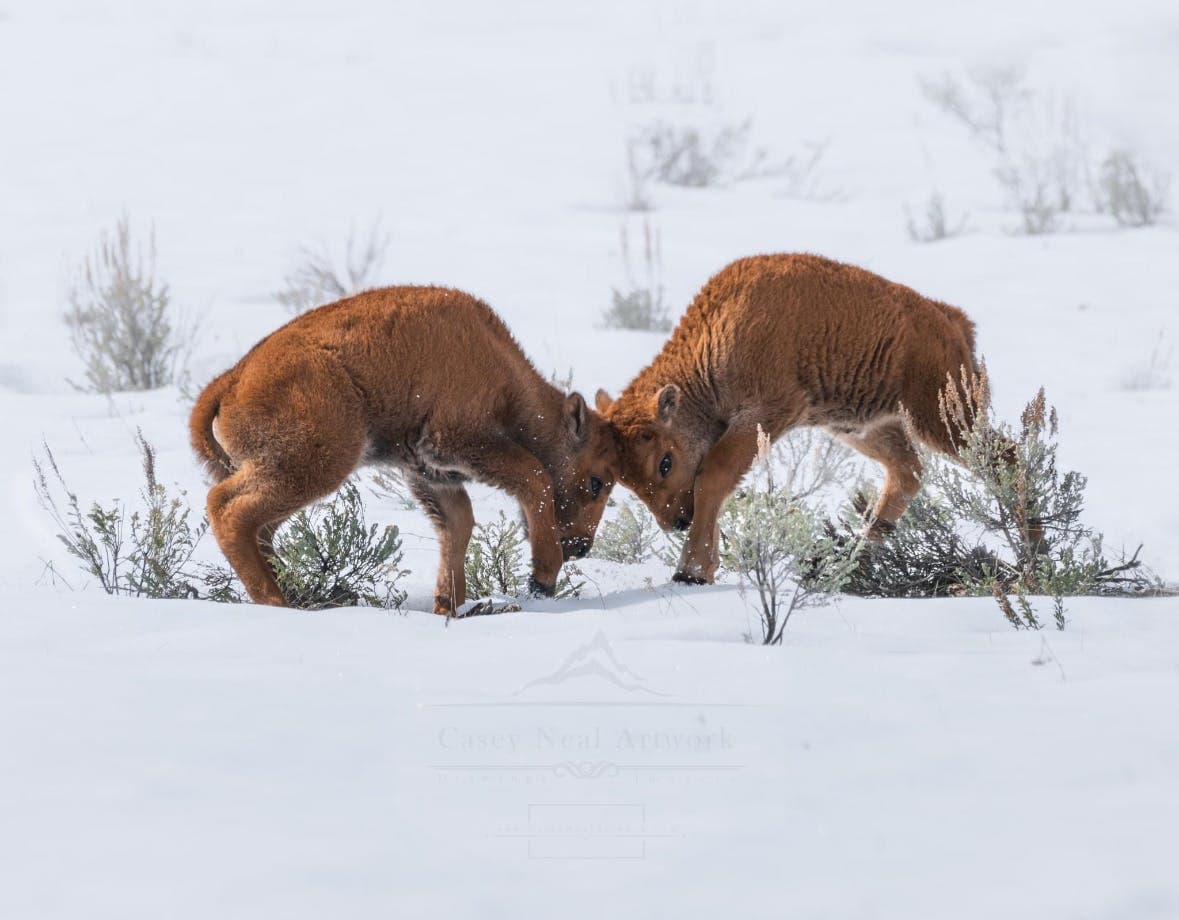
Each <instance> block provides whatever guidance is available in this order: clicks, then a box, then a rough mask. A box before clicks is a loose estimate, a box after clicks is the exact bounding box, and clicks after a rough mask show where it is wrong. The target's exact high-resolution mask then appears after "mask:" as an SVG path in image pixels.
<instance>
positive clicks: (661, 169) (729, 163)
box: [627, 118, 765, 188]
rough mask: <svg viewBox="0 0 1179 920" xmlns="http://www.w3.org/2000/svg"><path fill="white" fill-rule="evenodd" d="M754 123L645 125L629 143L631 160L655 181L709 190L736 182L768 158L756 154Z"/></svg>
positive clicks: (760, 151)
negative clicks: (752, 143) (752, 144)
mask: <svg viewBox="0 0 1179 920" xmlns="http://www.w3.org/2000/svg"><path fill="white" fill-rule="evenodd" d="M752 127H753V123H752V121H751V120H750V119H748V118H747V119H745V120H743V121H740V122H722V123H720V124H718V125H715V126H709V125H698V124H673V123H671V122H668V121H663V120H657V121H653V122H650V123H648V124H645V125H641V126H640V127H639V128H638V129H636V130H635V132H634V133H633V134H632V135H631V136H630V138H629V139H628V141H627V150H628V158H630V159H632V160H633V162H634V163H635V164H636V168H637V169H638V171H639V172H640V173H641V174H642V175H645V176H647V177H649V178H651V179H653V180H655V181H656V182H663V183H665V184H667V185H680V186H685V187H688V188H707V187H709V186H713V185H721V184H724V183H726V182H730V181H734V180H736V179H738V178H741V177H742V176H744V175H746V174H747V173H749V172H750V171H751V170H752V169H753V168H755V167H756V166H757V165H758V164H759V163H761V162H762V161H763V160H764V159H765V151H764V150H760V149H758V150H752V149H751V148H750V144H749V134H750V130H751V129H752Z"/></svg>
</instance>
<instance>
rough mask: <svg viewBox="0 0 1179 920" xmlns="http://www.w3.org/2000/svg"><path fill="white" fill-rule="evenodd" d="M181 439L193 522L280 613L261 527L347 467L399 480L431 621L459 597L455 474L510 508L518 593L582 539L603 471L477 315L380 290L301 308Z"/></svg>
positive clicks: (588, 434) (580, 411)
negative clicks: (420, 517)
mask: <svg viewBox="0 0 1179 920" xmlns="http://www.w3.org/2000/svg"><path fill="white" fill-rule="evenodd" d="M190 427H191V433H192V444H193V447H194V448H195V449H196V452H197V455H198V456H199V457H200V459H201V460H202V461H204V463H205V465H206V467H207V468H208V469H209V471H210V472H211V474H212V475H213V477H214V478H215V479H216V480H217V483H216V485H214V486H213V488H212V490H211V491H210V492H209V503H208V511H209V521H210V523H211V525H212V529H213V533H214V535H215V536H216V538H217V542H218V544H220V546H221V550H222V551H223V552H224V553H225V556H226V558H227V559H228V560H229V561H230V563H231V564H232V565H233V567H234V569H236V570H237V573H238V575H239V576H240V577H241V580H242V583H243V584H244V585H245V587H246V590H247V591H249V593H250V597H251V598H253V599H254V600H255V601H256V602H258V603H265V604H279V605H281V604H284V603H285V599H284V598H283V595H282V592H281V591H280V590H279V586H278V583H277V581H276V580H275V576H274V572H273V571H272V569H271V566H270V562H269V560H270V558H271V557H272V556H273V553H274V550H273V546H272V543H271V540H272V538H273V535H274V531H275V529H276V528H277V527H278V526H279V525H280V524H281V523H282V522H283V521H284V520H286V519H287V518H288V517H290V516H291V515H292V514H294V513H295V512H296V511H298V510H299V509H300V508H302V507H303V506H305V505H307V504H308V503H310V502H313V501H315V500H316V499H319V498H322V497H324V496H325V495H328V494H329V493H331V492H332V491H334V490H335V489H337V488H338V487H339V486H340V485H341V484H342V483H343V482H344V480H345V479H347V477H348V476H349V475H350V474H351V473H352V472H353V471H354V470H355V469H356V468H357V467H358V466H359V465H361V464H363V463H387V464H391V465H394V466H397V467H399V468H401V469H402V470H404V471H405V473H406V475H407V478H408V480H409V485H410V488H411V489H412V491H413V494H414V496H415V497H416V498H417V499H418V501H419V502H421V504H422V507H423V508H424V509H425V511H426V513H427V514H428V515H429V516H430V518H431V519H432V520H433V522H434V525H435V528H436V529H437V531H438V538H439V542H440V543H441V551H442V560H441V564H440V565H439V568H438V582H437V587H436V589H435V597H434V610H435V612H436V613H446V612H449V611H451V610H453V609H455V608H456V607H458V606H459V605H460V604H462V603H463V601H464V600H465V599H466V578H465V577H464V572H463V563H464V559H465V556H466V551H467V544H468V543H469V542H470V538H471V530H472V527H473V525H474V517H473V515H472V513H471V500H470V498H469V497H468V495H467V492H466V490H465V489H464V488H463V483H464V482H465V481H467V480H469V479H477V480H480V481H482V482H485V483H487V484H489V485H493V486H498V487H499V488H502V489H504V490H506V491H507V492H508V493H510V494H511V495H513V496H514V497H515V498H516V499H517V500H518V501H519V503H520V506H521V508H522V510H523V512H524V516H525V520H526V522H527V525H528V535H529V539H530V541H531V543H532V582H531V584H530V588H531V590H532V591H533V592H534V593H544V594H552V592H553V589H554V586H555V584H556V581H557V575H558V572H559V570H560V568H561V563H562V562H563V561H564V560H565V559H569V558H572V557H575V556H583V555H585V553H586V552H588V550H589V548H590V545H591V544H592V542H593V537H594V531H595V529H596V528H597V525H598V522H599V520H600V519H601V516H602V510H603V508H604V507H605V504H606V497H607V495H608V494H609V491H610V488H611V486H612V485H613V484H614V479H615V477H616V476H617V471H618V463H619V457H618V447H617V445H616V439H615V436H614V434H613V432H612V430H611V429H610V426H609V425H607V424H606V423H605V422H604V421H603V420H602V419H601V417H600V416H598V415H597V413H595V412H593V411H590V410H589V409H587V407H586V405H585V402H584V400H583V399H582V398H581V396H579V395H578V394H576V393H574V394H572V395H570V396H565V395H564V394H562V393H561V392H560V391H559V390H557V389H556V388H555V387H553V386H551V385H550V384H549V383H547V382H546V381H545V380H544V378H543V377H541V376H540V374H538V373H537V372H536V370H535V368H533V366H532V365H531V364H530V363H529V361H528V359H527V358H526V357H525V356H524V354H523V352H522V351H521V350H520V347H519V346H518V345H517V344H516V342H515V340H514V339H513V338H512V336H511V334H510V333H509V332H508V330H507V327H506V326H504V324H503V322H502V321H501V320H500V319H499V317H498V316H496V315H495V313H494V312H493V311H492V310H491V308H490V307H488V306H487V305H486V304H484V303H482V302H481V301H479V300H476V299H475V298H474V297H471V296H469V295H467V294H464V293H462V292H461V291H454V290H449V289H447V288H439V287H394V288H386V289H384V290H376V291H369V292H367V293H364V294H359V295H357V296H355V297H350V298H348V299H347V300H341V301H339V302H338V303H333V304H329V305H327V306H324V307H320V308H319V309H317V310H312V311H310V312H309V313H305V314H304V315H302V316H300V317H298V318H297V319H295V320H293V321H291V322H290V323H288V324H287V325H285V326H283V327H282V328H281V329H279V330H277V331H276V332H274V333H272V334H271V335H269V336H267V337H266V338H264V339H263V340H262V341H261V342H259V343H258V344H257V345H255V346H254V348H253V349H252V350H251V351H250V352H249V353H248V354H247V355H246V356H245V357H244V358H242V360H241V361H239V362H238V363H237V365H236V366H235V367H233V368H232V369H230V370H229V371H227V372H226V373H224V374H222V375H221V376H220V377H218V378H217V379H216V380H214V381H213V382H212V383H211V384H209V385H208V386H207V387H206V388H205V390H204V392H202V393H201V395H200V396H199V397H198V399H197V401H196V406H195V408H194V409H193V413H192V420H191V423H190Z"/></svg>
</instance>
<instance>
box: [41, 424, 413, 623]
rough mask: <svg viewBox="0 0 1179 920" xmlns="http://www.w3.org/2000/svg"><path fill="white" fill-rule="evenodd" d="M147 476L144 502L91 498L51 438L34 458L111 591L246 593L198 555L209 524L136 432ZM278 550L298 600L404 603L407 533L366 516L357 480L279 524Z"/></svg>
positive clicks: (59, 510) (65, 535)
mask: <svg viewBox="0 0 1179 920" xmlns="http://www.w3.org/2000/svg"><path fill="white" fill-rule="evenodd" d="M136 446H137V448H138V450H139V455H140V467H141V469H142V473H143V478H144V485H143V487H142V489H141V490H140V494H139V500H138V502H127V501H125V500H123V499H119V498H115V499H112V500H111V501H110V502H109V503H103V502H99V501H89V502H84V501H83V500H82V499H80V498H79V497H78V495H77V493H75V492H74V491H72V490H71V489H70V488H69V486H68V485H67V484H66V481H65V477H64V476H63V474H62V471H61V468H60V467H59V465H58V462H57V458H56V457H55V456H54V454H53V451H52V450H51V449H50V448H49V446H48V445H45V446H44V447H43V450H42V454H43V456H42V458H39V459H34V461H33V467H34V488H35V490H36V493H37V497H38V500H39V501H40V503H41V505H42V507H44V508H45V510H46V511H47V512H48V513H49V515H50V517H51V518H52V520H53V522H54V524H55V525H56V527H57V529H58V534H57V536H58V539H59V540H60V541H61V543H62V545H63V546H64V547H65V548H66V551H67V552H68V553H69V554H70V556H72V557H73V558H75V559H76V560H78V563H79V565H80V566H81V568H82V569H83V571H85V572H86V573H87V574H88V575H89V576H90V577H92V578H93V579H94V580H95V581H96V582H97V583H98V585H99V587H101V588H102V589H103V590H104V591H105V592H106V593H107V594H116V595H124V596H132V597H154V598H203V599H207V600H214V601H222V602H233V603H237V602H241V601H242V600H243V599H244V592H243V589H242V586H241V583H240V581H239V580H238V579H237V576H236V575H235V574H234V572H233V570H232V569H230V568H229V567H228V566H225V565H221V564H216V563H209V562H202V561H198V559H197V552H198V548H199V547H200V545H201V542H202V541H203V540H204V538H205V537H206V535H207V534H208V531H209V524H208V521H207V519H206V518H205V516H204V515H203V514H197V513H194V512H193V511H192V509H191V508H190V506H189V504H188V501H187V496H186V494H185V492H184V491H183V490H181V489H176V490H169V489H168V488H167V487H166V486H165V485H164V484H163V483H162V482H160V480H159V476H158V474H157V471H156V452H155V449H154V448H153V447H152V446H151V444H149V443H148V441H147V440H146V439H145V438H144V437H143V435H142V433H139V434H137V435H136ZM274 549H275V552H276V556H275V558H274V559H273V560H272V563H273V565H274V566H275V570H276V574H277V575H278V579H279V583H280V585H282V587H283V591H284V593H285V596H286V597H287V600H288V602H289V603H290V604H291V606H295V607H304V608H319V607H327V606H339V605H341V604H357V603H366V604H369V605H371V606H380V607H399V606H400V605H401V604H402V603H403V602H404V600H405V593H404V592H403V591H400V590H399V589H398V588H397V587H396V585H397V581H398V580H399V579H400V578H401V577H402V576H403V575H404V574H406V573H405V571H404V570H402V569H401V567H400V565H401V558H402V556H401V541H400V537H399V535H398V532H397V528H395V527H385V528H381V527H378V526H377V525H375V524H373V525H369V524H367V523H366V522H365V517H364V506H363V502H362V501H361V498H360V493H359V490H358V489H357V488H356V486H355V485H354V484H353V483H351V482H349V483H347V484H345V486H344V487H343V488H342V489H341V490H340V492H339V493H337V495H336V496H335V497H334V498H333V499H332V500H331V501H330V502H326V503H323V504H320V505H317V506H314V507H313V508H311V509H309V510H306V511H303V512H300V513H299V514H297V515H296V516H295V517H294V518H292V519H291V521H290V522H289V523H288V525H287V526H286V527H285V528H283V529H282V530H280V531H279V533H278V535H277V537H276V538H275V540H274Z"/></svg>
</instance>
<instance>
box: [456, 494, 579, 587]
mask: <svg viewBox="0 0 1179 920" xmlns="http://www.w3.org/2000/svg"><path fill="white" fill-rule="evenodd" d="M527 542H528V541H527V539H526V538H525V535H524V528H523V526H522V525H521V524H520V522H519V521H516V520H509V519H508V518H507V516H506V515H505V514H504V513H503V512H502V511H501V512H500V513H499V517H498V518H497V519H495V520H492V521H491V522H490V523H488V524H476V525H475V530H474V532H473V533H472V534H471V542H470V544H469V545H468V546H467V558H466V564H465V569H466V575H467V596H468V597H473V598H474V597H490V596H491V595H493V594H500V595H508V596H509V597H518V596H519V595H520V594H522V593H523V592H524V590H525V589H526V588H527V586H528V579H529V576H530V575H531V572H530V569H529V566H528V564H527V563H526V561H525V549H526V546H527ZM570 571H572V572H574V573H575V574H579V573H578V572H577V569H576V568H575V567H574V566H569V565H566V566H564V567H563V568H562V569H561V575H560V577H559V578H558V579H557V589H556V595H555V596H556V597H558V598H566V597H578V596H580V594H581V589H582V588H583V587H584V586H585V583H584V582H574V581H573V580H572V579H570V577H569V572H570Z"/></svg>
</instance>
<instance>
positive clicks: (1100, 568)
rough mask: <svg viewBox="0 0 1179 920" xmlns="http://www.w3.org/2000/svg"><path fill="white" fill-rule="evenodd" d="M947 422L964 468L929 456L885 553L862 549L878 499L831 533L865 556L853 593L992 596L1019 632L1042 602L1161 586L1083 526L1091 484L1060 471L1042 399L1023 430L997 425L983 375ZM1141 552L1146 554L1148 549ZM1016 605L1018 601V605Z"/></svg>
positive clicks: (972, 380) (950, 410)
mask: <svg viewBox="0 0 1179 920" xmlns="http://www.w3.org/2000/svg"><path fill="white" fill-rule="evenodd" d="M942 418H943V422H944V423H945V425H946V426H947V428H948V430H949V431H950V432H951V433H952V434H953V435H954V437H955V439H956V440H957V442H958V443H959V444H961V445H962V446H961V448H960V450H959V452H958V456H957V458H956V460H957V462H953V461H950V460H947V459H946V458H944V457H940V456H937V455H926V456H925V457H924V458H923V459H924V463H925V476H924V481H923V484H922V491H921V492H920V493H918V495H917V496H916V497H915V498H914V499H913V501H912V502H910V504H909V507H908V508H907V509H906V511H905V513H904V515H902V517H901V518H900V520H898V521H897V523H896V525H895V528H894V529H893V531H892V532H891V533H890V534H889V535H888V537H887V538H886V539H885V540H884V541H883V542H881V543H875V544H874V543H867V544H859V543H857V542H856V538H857V537H858V534H859V533H860V532H861V531H862V529H863V525H864V523H865V515H866V513H867V509H868V508H869V507H870V506H871V496H870V495H857V496H856V497H855V498H854V499H853V501H852V507H851V509H849V510H848V511H846V512H845V513H844V515H843V517H842V519H841V521H840V523H839V524H838V525H828V529H827V532H828V534H829V535H830V536H831V537H832V538H833V539H834V540H835V544H834V545H835V549H834V551H835V552H836V553H837V554H838V555H839V556H841V557H847V556H848V555H849V554H853V553H854V554H855V555H856V556H857V564H856V566H855V568H854V569H853V570H852V572H851V574H850V576H849V577H848V579H847V581H846V583H845V584H844V587H843V590H844V591H846V592H848V593H850V594H858V595H864V596H868V597H934V596H962V595H979V596H993V597H994V598H995V599H996V602H997V603H998V604H999V607H1000V609H1001V610H1002V612H1003V614H1004V616H1005V617H1006V618H1007V619H1008V620H1009V621H1010V622H1011V623H1012V625H1014V626H1016V627H1021V628H1036V629H1038V628H1040V627H1041V625H1042V624H1043V618H1042V617H1041V616H1040V615H1038V614H1037V613H1036V611H1035V608H1034V606H1033V605H1032V603H1031V601H1030V600H1029V598H1030V597H1031V596H1032V595H1045V594H1046V595H1050V596H1052V597H1053V610H1052V615H1053V619H1054V621H1055V623H1056V625H1057V627H1058V628H1060V629H1063V628H1064V625H1065V619H1064V613H1065V606H1064V598H1066V597H1070V596H1074V595H1084V594H1096V595H1110V596H1112V595H1119V596H1139V595H1144V594H1152V593H1157V592H1159V591H1160V590H1162V583H1161V582H1160V581H1159V579H1158V578H1157V577H1156V576H1155V575H1154V574H1153V573H1151V572H1150V571H1149V570H1148V569H1147V568H1146V567H1145V566H1143V565H1142V563H1141V562H1140V561H1139V559H1138V552H1137V551H1136V552H1135V553H1134V554H1133V555H1132V556H1129V557H1126V556H1124V555H1123V556H1122V557H1121V558H1120V559H1119V560H1118V561H1117V562H1111V561H1110V560H1109V558H1108V557H1107V556H1106V553H1105V551H1104V548H1103V538H1102V535H1101V533H1100V532H1098V531H1095V530H1094V529H1093V528H1091V527H1089V526H1088V525H1086V524H1085V523H1083V522H1082V520H1081V517H1082V514H1083V511H1084V493H1085V485H1086V480H1085V477H1084V476H1082V475H1081V474H1080V473H1078V472H1075V471H1062V470H1061V469H1060V468H1059V466H1058V465H1057V459H1056V451H1057V446H1058V442H1057V432H1058V426H1057V418H1056V412H1055V410H1053V409H1051V408H1049V407H1048V405H1047V401H1046V399H1045V397H1044V392H1043V390H1041V391H1040V392H1039V393H1037V395H1036V397H1035V398H1034V399H1033V400H1032V401H1031V402H1030V403H1029V404H1028V405H1027V407H1026V408H1025V409H1024V411H1023V413H1022V415H1021V418H1020V424H1019V425H1018V426H1012V425H1009V424H1006V423H1003V422H999V421H997V420H996V419H995V417H994V415H993V412H992V410H991V405H990V399H989V393H988V390H987V381H986V375H985V372H984V373H981V374H979V375H977V376H976V375H963V377H962V379H961V380H960V381H949V382H948V384H947V386H946V388H945V389H944V390H943V393H942ZM1139 550H1141V547H1139ZM1012 598H1014V600H1013V599H1012Z"/></svg>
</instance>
